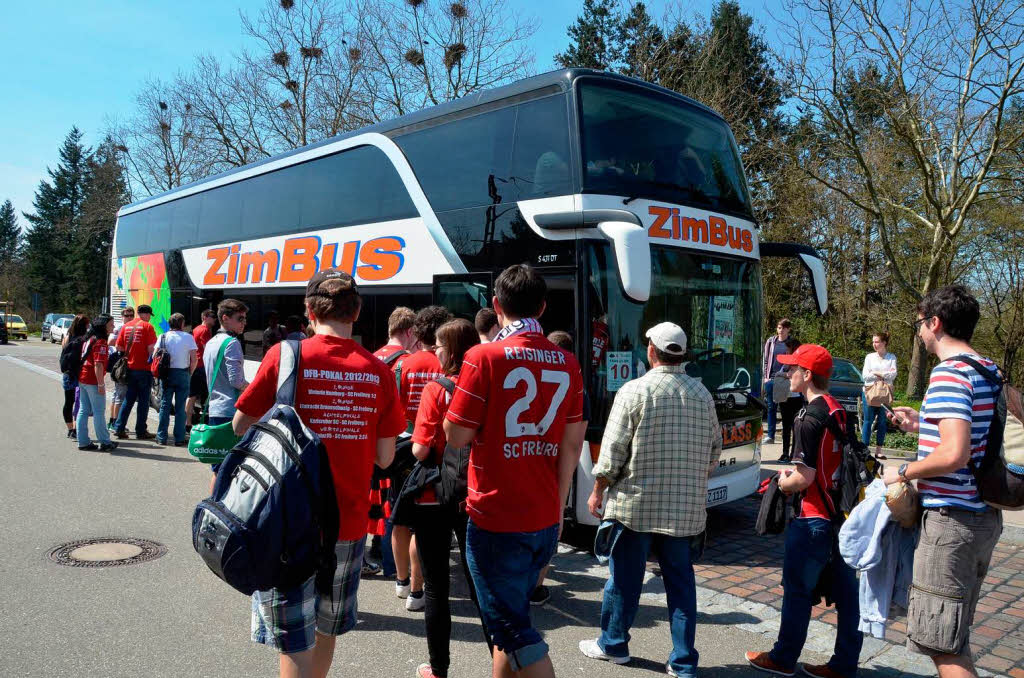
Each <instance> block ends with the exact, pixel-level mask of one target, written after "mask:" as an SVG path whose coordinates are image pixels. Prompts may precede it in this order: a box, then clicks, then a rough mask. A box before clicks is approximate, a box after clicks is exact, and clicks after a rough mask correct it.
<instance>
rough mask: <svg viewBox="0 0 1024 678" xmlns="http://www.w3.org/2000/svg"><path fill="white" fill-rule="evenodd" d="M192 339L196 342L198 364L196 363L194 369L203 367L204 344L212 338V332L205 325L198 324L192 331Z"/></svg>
mask: <svg viewBox="0 0 1024 678" xmlns="http://www.w3.org/2000/svg"><path fill="white" fill-rule="evenodd" d="M192 338H193V339H195V340H196V357H197V358H198V362H197V363H196V369H197V370H198V369H201V368H202V367H203V349H204V348H206V342H208V341H209V340H210V339H212V338H213V330H211V329H210V328H209V327H207V326H206V323H200V325H199V326H198V327H196V328H194V329H193V330H192Z"/></svg>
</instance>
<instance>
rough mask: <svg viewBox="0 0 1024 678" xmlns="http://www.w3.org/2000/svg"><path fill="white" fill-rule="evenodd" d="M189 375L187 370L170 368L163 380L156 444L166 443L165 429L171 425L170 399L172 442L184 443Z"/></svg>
mask: <svg viewBox="0 0 1024 678" xmlns="http://www.w3.org/2000/svg"><path fill="white" fill-rule="evenodd" d="M190 381H191V375H190V374H189V373H188V369H187V368H184V369H177V368H172V369H170V370H169V371H168V372H167V378H166V379H164V390H163V394H162V397H161V399H160V423H158V424H157V427H156V439H157V441H158V442H161V443H165V442H167V427H168V425H170V423H171V398H173V399H174V442H176V443H183V442H185V401H186V400H188V388H189V384H190Z"/></svg>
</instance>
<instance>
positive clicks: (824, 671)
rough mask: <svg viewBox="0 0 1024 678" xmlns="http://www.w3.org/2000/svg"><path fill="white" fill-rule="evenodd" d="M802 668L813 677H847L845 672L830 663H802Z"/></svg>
mask: <svg viewBox="0 0 1024 678" xmlns="http://www.w3.org/2000/svg"><path fill="white" fill-rule="evenodd" d="M800 670H801V671H803V672H804V673H806V674H807V675H808V676H813V678H846V677H845V676H843V674H841V673H839V672H838V671H836V670H835V669H833V668H831V667H830V666H829V665H828V664H822V665H821V666H816V665H814V664H802V665H801V666H800Z"/></svg>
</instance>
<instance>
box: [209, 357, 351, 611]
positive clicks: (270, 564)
mask: <svg viewBox="0 0 1024 678" xmlns="http://www.w3.org/2000/svg"><path fill="white" fill-rule="evenodd" d="M300 350H301V349H300V344H299V342H297V341H284V342H281V363H280V367H279V371H278V383H277V396H276V403H275V404H274V406H273V407H272V408H271V409H270V411H269V412H267V413H266V414H265V415H264V416H263V418H262V419H260V420H259V422H257V423H256V424H254V425H253V426H252V427H251V428H250V429H249V430H248V431H247V432H246V434H245V435H244V436H243V437H242V439H241V441H239V443H238V444H237V445H236V446H235V447H234V449H232V450H231V452H230V453H229V454H228V456H227V457H226V458H225V460H224V462H223V464H222V465H221V467H220V471H219V472H218V474H217V480H216V483H215V484H214V490H213V496H211V497H210V498H209V499H204V500H203V501H201V502H200V503H199V505H198V506H197V507H196V510H195V513H194V514H193V516H192V545H193V546H194V548H195V549H196V552H197V553H199V555H200V556H201V557H202V559H203V561H204V562H205V563H206V565H207V566H208V567H209V568H210V569H211V570H212V571H213V572H214V574H216V575H217V576H218V577H220V578H221V579H223V580H224V581H225V582H227V583H228V584H229V585H231V586H232V587H233V588H235V589H237V590H238V591H241V592H242V593H245V594H251V593H252V592H253V591H257V590H259V591H263V590H267V589H271V588H280V589H284V588H291V587H294V586H298V585H300V584H302V583H303V582H305V581H306V580H307V579H309V578H310V577H311V576H313V575H317V578H316V584H317V590H318V591H320V592H324V593H326V592H329V591H330V589H331V582H332V580H333V577H334V570H335V568H336V566H337V562H336V556H335V551H334V545H335V543H336V542H337V539H338V505H337V500H336V498H335V493H334V481H333V478H332V476H331V469H330V462H329V460H328V458H327V451H326V449H325V448H324V446H323V443H322V442H321V441H320V439H319V437H317V435H316V433H314V432H313V431H311V430H310V429H309V428H307V427H306V425H305V424H303V422H302V419H301V418H300V416H299V414H298V412H297V410H296V409H295V391H296V385H297V381H298V378H299V360H300Z"/></svg>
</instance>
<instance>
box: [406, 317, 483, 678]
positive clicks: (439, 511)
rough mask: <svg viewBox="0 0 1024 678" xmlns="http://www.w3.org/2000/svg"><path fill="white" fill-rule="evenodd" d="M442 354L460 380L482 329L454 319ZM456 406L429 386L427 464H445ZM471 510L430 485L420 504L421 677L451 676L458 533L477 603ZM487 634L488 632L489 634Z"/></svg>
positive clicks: (424, 409)
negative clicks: (424, 656) (447, 427)
mask: <svg viewBox="0 0 1024 678" xmlns="http://www.w3.org/2000/svg"><path fill="white" fill-rule="evenodd" d="M436 338H437V348H436V349H435V350H436V353H437V358H438V360H439V361H440V362H441V369H442V370H443V371H444V374H445V375H446V376H447V378H448V379H450V380H451V381H453V382H455V383H456V384H457V383H458V379H459V370H461V369H462V359H463V358H464V357H465V355H466V351H468V350H469V349H470V348H472V347H473V346H476V345H477V344H479V343H480V337H479V335H478V334H477V331H476V328H475V327H473V324H472V323H470V322H469V321H468V320H464V319H461V318H459V319H457V320H450V321H448V322H446V323H445V324H443V325H441V327H439V328H438V329H437V333H436ZM449 404H451V395H450V394H449V393H448V391H447V390H446V389H445V388H444V386H442V385H441V384H440V383H439V382H437V381H431V382H428V383H427V384H426V386H424V387H423V396H422V398H421V400H420V407H419V410H418V412H417V414H416V427H415V429H414V430H413V434H412V441H413V445H412V453H413V455H415V457H416V458H417V459H418V460H420V461H421V462H426V463H430V462H431V461H432V462H433V463H436V464H440V463H441V460H442V457H443V455H444V449H445V444H446V439H445V435H444V429H443V428H442V423H443V422H444V416H445V414H446V413H447V412H448V406H449ZM466 519H467V518H466V514H465V512H464V511H463V510H462V509H461V508H460V507H459V505H458V504H457V503H455V504H450V505H444V504H441V503H440V502H438V500H437V496H436V494H435V493H434V491H433V489H432V488H427V489H426V490H425V491H424V493H423V495H422V496H421V497H420V499H419V500H418V502H417V506H416V511H415V516H414V518H413V522H414V532H415V534H416V542H417V547H418V551H419V559H420V564H421V565H422V567H423V589H424V594H425V596H426V608H425V610H424V620H425V622H426V629H427V653H428V655H429V657H430V663H428V664H421V665H420V666H419V667H418V668H417V669H416V675H417V676H419V678H447V676H448V666H449V664H450V661H451V657H450V654H449V647H448V646H449V642H450V640H451V635H452V614H451V606H450V604H449V601H448V594H449V590H450V588H451V581H450V574H449V569H448V556H449V553H450V551H451V544H452V532H454V533H455V537H456V539H457V540H458V542H459V554H460V556H461V558H460V559H461V561H462V571H463V574H464V575H465V577H466V581H467V582H468V583H469V591H470V596H471V597H472V598H473V603H474V604H476V592H475V591H474V589H473V580H472V579H471V578H470V576H469V571H468V570H467V569H466ZM485 635H486V632H485Z"/></svg>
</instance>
